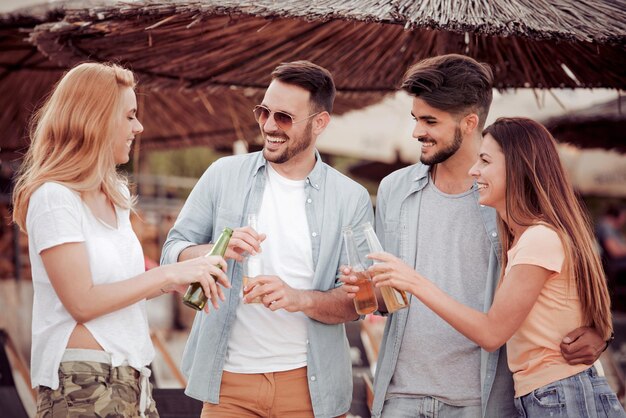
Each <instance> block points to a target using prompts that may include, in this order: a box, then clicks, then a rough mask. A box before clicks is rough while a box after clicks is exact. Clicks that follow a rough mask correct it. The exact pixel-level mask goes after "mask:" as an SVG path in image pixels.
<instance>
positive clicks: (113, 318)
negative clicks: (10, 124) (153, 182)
mask: <svg viewBox="0 0 626 418" xmlns="http://www.w3.org/2000/svg"><path fill="white" fill-rule="evenodd" d="M134 87H135V80H134V76H133V74H132V73H131V72H130V71H128V70H126V69H124V68H122V67H120V66H117V65H110V64H98V63H84V64H80V65H78V66H76V67H74V68H73V69H72V70H70V71H69V72H68V73H67V74H65V75H64V77H63V78H62V79H61V80H60V81H59V83H58V84H57V86H56V87H55V89H54V91H53V92H52V94H51V95H50V98H49V99H48V100H47V101H46V103H45V104H44V105H43V107H42V108H41V109H40V110H39V111H38V112H37V113H36V114H35V116H34V119H33V128H34V129H33V130H32V138H31V142H32V144H31V146H30V148H29V150H28V154H27V155H26V158H25V159H24V163H23V165H22V167H21V168H20V171H19V174H18V180H17V183H16V186H15V191H14V193H13V203H14V212H13V219H14V221H15V222H16V223H17V224H18V225H19V226H20V227H21V228H22V230H24V231H26V232H27V233H28V236H29V255H30V260H31V265H32V276H33V287H34V300H33V323H32V333H33V336H32V352H31V374H32V376H31V378H32V383H33V387H38V392H37V393H38V395H37V416H38V417H39V416H49V415H53V416H56V415H59V416H61V415H63V416H77V415H78V414H86V415H90V416H91V415H94V416H95V415H108V414H111V415H115V416H121V415H123V416H142V417H143V416H151V417H157V416H158V413H157V410H156V406H155V403H154V401H153V400H152V396H151V390H150V384H149V381H148V377H149V376H150V370H149V369H147V367H146V366H147V365H148V364H149V363H150V362H151V361H152V359H153V357H154V348H153V347H152V342H151V340H150V336H149V329H148V323H147V320H146V307H145V301H146V299H148V298H152V297H155V296H159V295H161V294H163V293H166V292H169V291H171V290H178V291H184V290H185V289H186V287H187V285H188V284H190V283H194V282H199V283H200V284H201V285H202V287H203V289H204V292H205V294H206V295H207V296H209V297H210V298H211V299H212V302H213V306H217V299H218V297H222V298H223V294H222V292H221V290H218V289H217V286H216V282H215V280H213V279H211V278H210V277H211V275H213V276H214V277H216V278H217V281H218V282H219V283H221V284H222V285H223V286H227V287H228V286H229V283H228V279H227V277H226V275H225V274H224V272H223V271H222V269H224V268H225V262H224V260H223V259H222V258H221V257H200V258H198V259H195V260H190V261H187V262H182V263H177V264H172V265H169V266H165V267H158V268H155V269H152V270H150V271H149V272H145V267H144V260H143V251H142V248H141V245H140V244H139V241H138V239H137V236H136V235H135V233H134V232H133V229H132V227H131V224H130V219H129V215H130V211H131V210H132V205H133V200H134V199H133V198H132V197H131V195H130V192H129V190H128V187H127V181H126V179H125V178H124V177H122V176H121V175H120V174H118V173H117V171H116V165H119V164H123V163H125V162H127V161H128V159H129V152H130V147H131V145H132V142H133V139H134V137H135V135H137V134H139V133H141V132H142V131H143V126H142V125H141V123H140V122H139V121H138V120H137V117H136V114H137V100H136V97H135V91H134ZM207 310H208V307H207ZM69 400H71V402H70V401H69Z"/></svg>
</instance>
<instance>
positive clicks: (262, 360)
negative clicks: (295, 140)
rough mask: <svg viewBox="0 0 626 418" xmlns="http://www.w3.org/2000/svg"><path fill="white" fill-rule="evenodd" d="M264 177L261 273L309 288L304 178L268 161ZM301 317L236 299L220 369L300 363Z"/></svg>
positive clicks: (303, 352)
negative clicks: (283, 172)
mask: <svg viewBox="0 0 626 418" xmlns="http://www.w3.org/2000/svg"><path fill="white" fill-rule="evenodd" d="M266 170H267V176H268V177H267V182H266V184H265V190H264V192H263V200H262V203H261V208H260V210H259V213H258V217H257V219H258V229H259V231H258V232H261V233H265V234H267V238H266V239H265V241H263V243H262V244H261V248H262V250H263V251H262V252H261V254H260V255H261V257H262V259H263V269H264V271H263V274H264V275H269V276H272V275H275V276H278V277H280V278H281V279H282V280H283V281H284V282H285V283H287V284H288V285H289V286H291V287H292V288H295V289H311V288H312V287H313V274H314V269H313V251H312V248H311V238H310V234H309V224H308V221H307V218H306V211H305V204H306V195H305V192H304V185H305V184H304V180H290V179H287V178H284V177H282V176H281V175H279V174H278V173H277V172H276V170H274V169H273V168H272V167H271V165H270V164H269V163H268V164H267V165H266ZM306 360H307V317H306V315H305V314H304V313H302V312H287V311H286V310H284V309H279V310H277V311H271V310H270V309H268V308H266V307H265V306H264V305H263V304H260V303H251V304H244V303H243V302H241V303H239V306H238V307H237V317H236V319H235V324H234V326H233V329H232V332H231V334H230V338H229V340H228V351H227V355H226V362H225V365H224V370H226V371H229V372H233V373H270V372H279V371H286V370H293V369H297V368H299V367H303V366H306V364H307V362H306Z"/></svg>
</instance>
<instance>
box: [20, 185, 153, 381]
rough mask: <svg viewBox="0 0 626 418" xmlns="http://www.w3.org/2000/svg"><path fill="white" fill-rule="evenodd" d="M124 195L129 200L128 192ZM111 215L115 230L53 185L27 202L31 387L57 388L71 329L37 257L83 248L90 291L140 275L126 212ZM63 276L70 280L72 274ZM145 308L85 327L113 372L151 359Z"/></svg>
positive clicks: (138, 251)
mask: <svg viewBox="0 0 626 418" xmlns="http://www.w3.org/2000/svg"><path fill="white" fill-rule="evenodd" d="M124 192H125V193H126V194H127V195H128V189H127V188H124ZM115 212H116V215H117V223H118V224H117V228H114V227H113V226H111V225H107V224H106V223H104V222H103V221H102V220H100V219H98V218H96V217H95V216H94V215H93V214H92V213H91V210H90V209H89V207H88V206H87V205H86V204H85V203H84V202H83V201H82V199H81V198H80V195H79V194H78V193H77V192H75V191H73V190H71V189H69V188H68V187H65V186H63V185H61V184H58V183H51V182H49V183H45V184H43V185H42V186H41V187H39V188H38V189H37V190H36V191H35V192H34V193H33V195H32V196H31V198H30V202H29V205H28V213H27V216H26V228H27V231H28V238H29V241H28V247H29V248H28V250H29V254H30V260H31V268H32V276H33V288H34V300H33V324H32V334H33V335H32V337H33V338H32V347H31V379H32V384H33V387H36V386H39V385H41V386H47V387H50V388H52V389H57V388H58V387H59V378H58V369H59V364H60V362H61V357H62V356H63V352H64V350H65V348H66V346H67V341H68V340H69V337H70V335H71V333H72V331H73V330H74V328H75V327H76V321H75V320H74V318H72V316H71V315H70V314H69V313H68V311H67V310H66V309H65V307H64V306H63V304H62V303H61V301H60V300H59V297H58V296H57V294H56V292H55V291H54V288H53V287H52V285H51V283H50V279H49V277H48V274H47V273H46V270H45V268H44V265H43V262H42V260H41V256H40V253H41V252H42V251H43V250H46V249H48V248H52V247H55V246H58V245H61V244H66V243H71V242H83V243H84V244H85V246H86V247H87V254H88V257H89V268H90V270H91V279H92V281H93V284H94V285H100V284H106V283H113V282H117V281H122V280H125V279H128V278H131V277H133V276H136V275H138V274H141V273H143V272H144V271H145V267H144V261H143V251H142V249H141V245H140V243H139V240H138V239H137V236H136V235H135V233H134V232H133V229H132V227H131V224H130V218H129V215H130V213H129V210H128V209H121V208H119V207H115ZM67 274H70V275H71V274H72V270H71V268H68V269H67ZM67 279H68V280H72V277H68V278H67ZM145 304H146V301H145V300H142V301H140V302H137V303H135V304H133V305H130V306H127V307H126V308H123V309H120V310H118V311H115V312H111V313H109V314H106V315H102V316H100V317H98V318H95V319H93V320H91V321H88V322H86V323H85V324H84V325H85V327H86V328H87V329H88V330H89V331H90V332H91V334H92V335H93V336H94V338H95V339H96V341H97V342H98V343H99V344H100V345H101V346H102V347H103V348H104V350H105V351H106V352H108V353H110V354H111V363H112V366H114V367H117V366H120V365H122V363H124V362H127V363H128V365H130V366H132V367H134V368H135V369H138V370H139V369H141V368H142V367H144V366H146V365H148V364H149V363H150V362H151V361H152V359H153V358H154V348H153V346H152V342H151V341H150V332H149V329H148V319H147V314H146V306H145Z"/></svg>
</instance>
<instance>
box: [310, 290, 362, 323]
mask: <svg viewBox="0 0 626 418" xmlns="http://www.w3.org/2000/svg"><path fill="white" fill-rule="evenodd" d="M299 292H301V296H302V298H301V299H302V307H301V309H300V310H301V311H302V312H303V313H304V314H305V315H307V316H308V317H309V318H311V319H314V320H316V321H319V322H322V323H324V324H342V323H344V322H348V321H354V320H356V319H357V318H358V317H359V315H358V314H357V313H356V310H355V309H354V302H353V301H352V299H350V298H348V297H347V296H346V293H345V292H344V291H342V290H341V289H339V288H335V289H332V290H327V291H325V292H322V291H319V290H301V291H299Z"/></svg>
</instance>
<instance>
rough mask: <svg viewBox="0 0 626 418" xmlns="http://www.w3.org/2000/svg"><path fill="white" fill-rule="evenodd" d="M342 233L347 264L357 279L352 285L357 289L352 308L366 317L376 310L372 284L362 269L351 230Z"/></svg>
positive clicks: (343, 230)
mask: <svg viewBox="0 0 626 418" xmlns="http://www.w3.org/2000/svg"><path fill="white" fill-rule="evenodd" d="M342 232H343V241H344V243H345V246H346V254H347V257H348V264H349V265H350V267H351V268H352V274H353V275H355V276H356V277H357V281H356V283H354V285H355V286H358V287H359V291H358V292H357V294H356V297H355V298H354V307H355V308H356V312H357V313H358V314H359V315H367V314H370V313H372V312H374V311H375V310H376V309H378V302H377V301H376V293H374V284H373V283H372V279H371V278H370V276H369V273H368V272H367V271H366V270H365V268H364V267H363V263H362V262H361V257H359V252H358V250H357V246H356V241H355V240H354V232H353V231H352V228H350V227H344V228H343V229H342Z"/></svg>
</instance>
